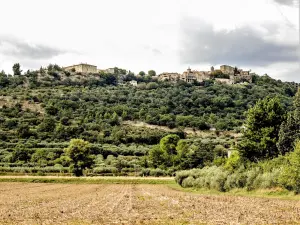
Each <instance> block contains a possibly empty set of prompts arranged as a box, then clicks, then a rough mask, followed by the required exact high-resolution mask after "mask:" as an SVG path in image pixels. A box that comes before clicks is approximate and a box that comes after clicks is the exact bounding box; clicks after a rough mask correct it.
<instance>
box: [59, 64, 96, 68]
mask: <svg viewBox="0 0 300 225" xmlns="http://www.w3.org/2000/svg"><path fill="white" fill-rule="evenodd" d="M80 65H86V66H94V65H91V64H87V63H79V64H76V65H72V66H80ZM72 66H65V67H63V68H68V67H72ZM94 67H97V66H94Z"/></svg>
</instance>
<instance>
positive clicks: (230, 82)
mask: <svg viewBox="0 0 300 225" xmlns="http://www.w3.org/2000/svg"><path fill="white" fill-rule="evenodd" d="M215 81H216V83H220V84H233V83H234V80H232V79H226V78H216V79H215Z"/></svg>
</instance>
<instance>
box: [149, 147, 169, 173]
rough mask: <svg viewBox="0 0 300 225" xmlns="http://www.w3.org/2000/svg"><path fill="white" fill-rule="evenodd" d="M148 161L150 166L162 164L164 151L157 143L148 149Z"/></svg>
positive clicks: (163, 162) (155, 166)
mask: <svg viewBox="0 0 300 225" xmlns="http://www.w3.org/2000/svg"><path fill="white" fill-rule="evenodd" d="M149 161H150V164H151V166H152V167H154V168H157V167H159V166H164V164H165V157H164V152H163V151H162V150H161V149H160V147H159V145H155V146H154V147H153V148H151V150H150V151H149Z"/></svg>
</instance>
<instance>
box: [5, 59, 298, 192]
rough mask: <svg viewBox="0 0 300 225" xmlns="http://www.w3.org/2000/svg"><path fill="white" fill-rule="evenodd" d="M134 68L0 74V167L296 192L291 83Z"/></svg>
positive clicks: (15, 171)
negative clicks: (208, 78) (160, 75)
mask: <svg viewBox="0 0 300 225" xmlns="http://www.w3.org/2000/svg"><path fill="white" fill-rule="evenodd" d="M140 74H141V75H139V76H136V75H134V74H132V73H127V74H124V71H123V70H122V69H115V74H104V73H99V74H89V75H88V76H87V75H82V74H80V73H76V74H70V73H69V72H66V71H63V70H62V69H61V68H60V67H59V66H57V65H49V66H48V68H47V70H44V69H43V68H41V69H40V70H37V71H27V72H26V73H24V74H23V75H21V71H20V68H19V67H18V66H16V67H15V68H14V76H9V75H7V74H5V72H3V71H2V72H1V73H0V173H1V174H38V175H46V174H60V175H70V174H74V175H76V176H82V175H84V176H97V175H103V176H104V175H107V176H109V175H125V176H130V175H132V176H176V181H177V182H178V183H179V184H180V185H181V186H183V187H198V188H211V189H217V190H220V191H227V190H230V189H233V188H244V187H247V188H248V189H249V190H250V189H253V188H261V187H266V188H267V187H275V186H284V187H286V188H288V189H291V190H295V191H297V190H296V186H297V184H299V183H295V182H300V177H298V178H297V179H298V180H297V179H296V178H295V177H293V178H291V177H290V176H292V175H291V174H294V176H296V175H295V174H296V170H299V171H300V168H299V166H298V165H300V161H299V151H300V148H299V144H298V145H296V144H294V143H295V141H296V140H297V138H298V137H299V131H300V129H299V125H300V122H299V111H300V97H299V91H298V93H297V84H296V83H291V82H282V81H280V80H275V79H272V78H271V77H269V76H268V75H264V76H259V75H254V76H253V83H251V84H235V85H225V84H214V83H213V82H204V83H202V84H201V83H194V84H187V83H184V82H178V83H169V82H158V81H157V80H155V79H153V76H150V75H146V74H145V73H140ZM120 77H122V78H123V80H124V81H125V84H122V85H120V84H118V80H119V79H120ZM75 78H76V79H75ZM130 80H137V81H138V86H137V87H134V86H130V85H128V84H126V81H130ZM128 121H131V122H144V123H145V124H149V125H157V126H156V127H157V128H156V129H153V128H149V127H147V126H142V127H136V126H132V125H131V124H130V123H126V122H128ZM187 128H188V129H191V130H192V131H195V134H191V133H187V132H185V130H186V129H187ZM229 153H230V156H229V157H228V154H229ZM297 160H298V161H299V162H298V161H297ZM297 162H298V163H299V164H297ZM286 165H294V166H295V168H294V167H292V166H291V167H286ZM290 168H294V169H295V170H293V172H291V171H290V170H292V169H290ZM293 182H294V183H293Z"/></svg>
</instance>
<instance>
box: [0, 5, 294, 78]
mask: <svg viewBox="0 0 300 225" xmlns="http://www.w3.org/2000/svg"><path fill="white" fill-rule="evenodd" d="M0 1H1V14H0V21H7V22H6V23H1V29H0V36H1V35H6V36H9V37H17V38H18V40H19V41H21V42H22V43H27V42H29V44H28V45H27V46H29V47H30V46H31V47H33V46H32V45H36V46H45V47H48V48H49V49H55V50H57V51H59V53H60V54H54V55H53V54H50V55H47V56H48V57H46V58H45V57H44V58H43V57H42V58H38V59H37V58H34V57H31V58H32V59H31V60H30V59H28V58H27V59H24V57H22V55H21V54H14V55H13V56H11V55H8V54H4V53H5V52H3V51H2V50H0V69H5V70H7V71H11V66H12V64H13V63H15V62H17V61H18V62H20V63H21V65H23V67H28V68H30V67H35V65H42V64H45V65H47V64H48V63H57V64H60V65H68V64H74V63H78V62H87V63H91V64H95V65H97V66H98V67H99V68H107V67H114V66H119V67H123V68H126V69H130V70H132V71H134V72H139V71H140V70H145V71H147V70H149V69H155V70H156V71H157V72H158V73H159V72H163V71H172V72H173V71H178V72H182V71H183V70H184V69H186V65H182V64H180V61H179V56H180V48H181V46H180V35H181V34H180V21H181V18H183V17H186V16H191V17H196V18H199V19H205V20H206V21H207V22H208V23H210V24H212V25H213V28H214V29H215V30H220V29H224V28H226V29H235V28H238V27H239V26H245V25H247V26H253V27H257V25H261V24H266V23H268V22H269V23H277V24H279V25H280V27H281V28H280V29H281V32H280V34H278V35H277V36H272V35H271V36H270V37H265V38H270V39H272V40H275V41H278V42H283V41H284V42H289V43H294V42H295V41H296V40H297V38H298V37H295V32H293V31H292V30H293V29H294V30H295V29H296V30H297V29H298V10H297V9H296V8H294V7H291V5H290V4H286V2H287V0H286V1H283V0H280V1H283V2H284V4H277V5H275V4H274V0H227V1H220V0H210V1H204V0H189V1H186V0H163V1H161V0H151V1H150V0H143V1H141V0H126V1H124V0H110V1H107V0H85V1H83V0H72V1H70V0H64V1H59V0H43V1H40V0H26V1H23V0H10V1H4V0H0ZM288 25H289V26H290V29H289V30H288V29H285V28H286V27H287V26H288ZM208 47H210V46H208ZM2 48H3V47H2ZM6 48H7V47H6ZM75 51H76V52H77V53H75ZM16 52H18V51H16ZM40 53H41V52H40ZM36 55H37V54H36V52H33V53H32V56H36ZM29 58H30V57H29ZM197 65H199V66H201V65H202V66H206V65H207V66H210V65H208V63H206V64H204V63H203V62H202V63H201V58H199V64H197ZM202 66H201V67H200V68H199V69H205V68H206V67H205V68H203V67H202ZM254 67H255V65H253V68H254ZM284 67H285V65H283V64H280V65H279V64H276V65H273V67H270V71H272V72H273V71H275V74H274V76H277V74H276V71H280V70H282V71H283V70H284ZM208 68H209V67H208ZM268 68H269V67H268ZM24 69H27V68H24ZM30 69H33V68H30ZM268 74H270V75H271V76H272V75H273V74H271V73H268ZM278 76H279V75H278ZM289 79H290V78H289Z"/></svg>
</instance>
